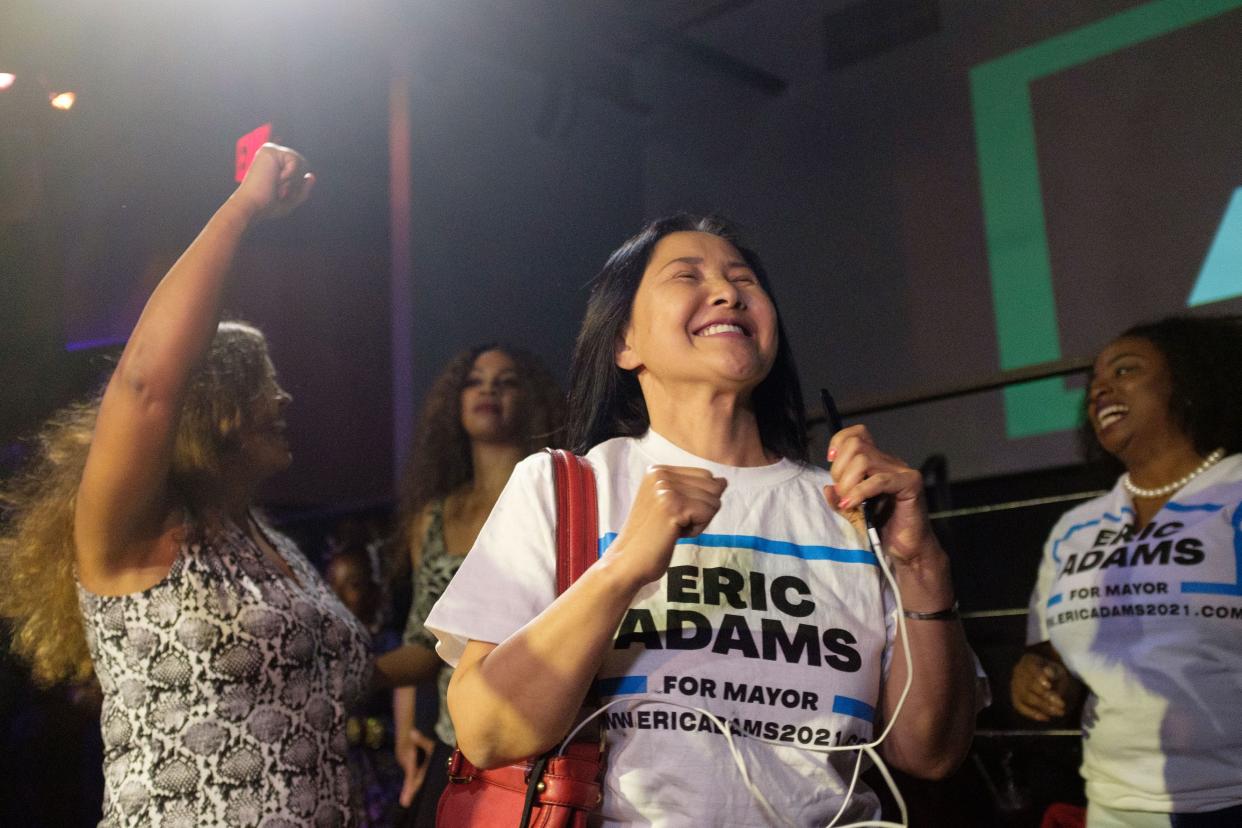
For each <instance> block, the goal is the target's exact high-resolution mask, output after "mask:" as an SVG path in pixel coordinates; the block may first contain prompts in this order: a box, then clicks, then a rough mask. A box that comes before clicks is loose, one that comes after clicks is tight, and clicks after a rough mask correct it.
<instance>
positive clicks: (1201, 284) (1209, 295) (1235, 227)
mask: <svg viewBox="0 0 1242 828" xmlns="http://www.w3.org/2000/svg"><path fill="white" fill-rule="evenodd" d="M1235 296H1242V187H1239V188H1238V189H1236V190H1234V191H1233V197H1232V198H1230V199H1229V206H1228V207H1226V208H1225V217H1224V218H1223V219H1221V222H1220V229H1219V230H1217V231H1216V238H1214V239H1212V246H1211V247H1209V248H1208V253H1207V257H1206V258H1205V259H1204V260H1203V267H1202V269H1200V271H1199V278H1198V279H1196V280H1195V286H1194V288H1192V289H1191V291H1190V298H1189V299H1187V300H1186V305H1187V307H1191V308H1193V307H1197V306H1199V305H1209V304H1211V303H1212V302H1220V301H1221V300H1223V299H1232V298H1233V297H1235Z"/></svg>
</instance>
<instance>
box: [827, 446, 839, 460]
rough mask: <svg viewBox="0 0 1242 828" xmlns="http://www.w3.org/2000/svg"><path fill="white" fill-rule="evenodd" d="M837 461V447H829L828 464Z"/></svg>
mask: <svg viewBox="0 0 1242 828" xmlns="http://www.w3.org/2000/svg"><path fill="white" fill-rule="evenodd" d="M836 459H837V449H836V447H835V446H829V447H828V462H829V463H831V462H832V461H833V460H836Z"/></svg>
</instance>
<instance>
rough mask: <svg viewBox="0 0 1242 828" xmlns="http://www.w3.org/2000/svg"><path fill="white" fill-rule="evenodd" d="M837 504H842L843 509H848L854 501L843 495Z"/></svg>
mask: <svg viewBox="0 0 1242 828" xmlns="http://www.w3.org/2000/svg"><path fill="white" fill-rule="evenodd" d="M837 505H838V506H840V507H841V508H842V509H848V508H850V507H851V506H853V505H854V501H852V500H850V499H849V498H848V497H843V498H841V499H840V500H839V501H837Z"/></svg>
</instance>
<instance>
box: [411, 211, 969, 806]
mask: <svg viewBox="0 0 1242 828" xmlns="http://www.w3.org/2000/svg"><path fill="white" fill-rule="evenodd" d="M838 358H839V357H838ZM569 442H570V445H572V446H573V447H574V449H575V450H576V451H577V452H579V453H585V455H586V459H587V461H588V462H589V463H590V464H591V466H592V467H593V469H594V472H595V476H596V479H597V481H598V487H599V488H598V496H597V505H598V512H599V530H600V538H599V548H600V557H599V560H598V562H597V563H595V565H593V566H592V567H591V568H590V569H588V570H587V572H586V573H585V574H584V575H583V576H582V577H581V578H580V579H579V580H578V581H577V582H576V583H575V584H574V585H573V586H572V587H571V588H569V589H568V590H567V591H566V592H565V593H563V594H562V595H560V596H559V597H557V596H556V595H555V589H554V583H555V578H554V573H555V558H556V543H555V540H554V534H555V532H554V527H555V521H556V518H555V507H554V495H553V491H552V476H551V468H550V465H549V463H548V459H547V458H546V457H539V456H537V457H532V458H528V459H527V460H524V461H523V462H521V463H519V464H518V466H517V468H516V469H515V470H514V472H513V477H512V478H511V479H510V481H509V484H508V485H507V486H506V487H505V490H504V492H503V493H502V494H501V496H500V499H499V501H498V502H497V504H496V508H495V509H494V510H493V511H492V514H491V516H490V517H489V518H488V521H487V523H486V524H485V525H484V526H483V529H482V531H481V532H480V533H479V537H478V540H477V541H476V543H475V546H474V548H473V550H472V551H471V553H470V555H469V556H467V558H466V560H465V562H464V563H463V564H462V567H461V570H460V571H459V573H458V575H457V577H456V578H455V579H454V580H453V583H452V584H451V585H450V586H449V588H448V589H447V590H446V591H445V593H444V596H443V597H442V598H441V599H440V601H439V603H437V604H436V606H435V608H434V609H433V611H432V613H431V615H430V617H429V618H428V619H427V624H426V626H427V628H428V629H430V630H431V631H432V632H433V633H435V635H436V636H437V637H438V638H439V645H438V652H439V653H440V654H441V655H442V656H443V657H444V658H445V659H446V660H448V661H449V662H450V663H453V664H456V665H457V671H456V672H455V673H454V676H453V680H452V683H451V684H450V686H449V696H448V702H449V708H450V710H451V712H452V716H453V722H454V724H455V725H456V728H457V738H458V745H459V747H460V748H461V750H462V752H463V754H464V755H465V757H466V758H467V759H468V760H469V761H470V762H472V763H474V764H475V765H477V766H480V767H485V768H487V767H496V766H500V765H504V764H506V763H510V762H514V761H517V760H520V759H523V758H525V757H528V756H532V755H535V754H538V753H540V752H542V751H544V750H547V749H548V748H550V747H552V746H553V745H555V744H557V743H558V742H559V741H560V740H561V739H562V738H563V737H564V736H565V735H566V732H567V731H568V730H569V728H570V727H571V725H572V724H573V723H574V721H575V719H576V718H577V716H578V713H579V709H580V708H581V707H582V704H583V701H584V699H585V697H586V696H587V693H588V691H589V690H591V688H592V687H593V686H594V688H595V692H596V693H597V694H599V695H600V697H601V698H600V701H603V702H609V701H614V700H617V699H621V700H623V702H624V703H623V704H622V705H621V706H617V707H614V708H613V710H614V711H616V714H617V715H616V716H615V717H610V719H609V726H608V727H607V729H606V731H605V732H606V735H607V740H608V745H609V752H608V759H607V763H606V771H605V776H604V780H603V790H604V794H603V804H602V806H601V811H602V820H603V824H604V825H607V826H621V825H626V826H641V825H721V824H726V823H727V824H729V825H767V824H769V817H768V816H767V814H766V813H765V811H764V810H763V808H762V807H761V805H760V804H759V803H758V801H757V799H756V798H755V797H754V796H752V793H751V792H750V791H749V790H747V787H746V784H745V783H744V782H743V780H742V777H741V771H740V770H739V769H738V768H737V767H736V766H735V764H734V762H733V760H732V759H731V757H730V754H729V751H728V750H727V749H726V747H725V745H724V742H723V739H722V737H721V736H720V734H718V733H713V732H712V728H711V726H710V723H709V722H710V720H708V719H706V718H703V717H701V715H700V714H698V713H696V712H695V711H694V710H691V709H688V708H687V707H686V705H689V707H691V708H694V707H698V708H703V709H706V710H708V711H709V712H712V713H713V714H714V715H717V716H719V717H720V718H722V719H725V720H729V721H733V722H736V723H737V727H738V728H739V731H742V730H744V731H745V732H746V733H747V734H748V736H747V738H739V739H738V740H737V741H738V742H739V743H740V745H739V750H740V751H741V753H742V754H743V755H744V757H745V759H746V762H747V764H748V766H749V768H750V775H751V777H752V779H753V782H754V784H755V785H756V786H757V788H758V789H759V790H760V791H761V792H763V793H765V794H766V796H767V798H768V799H770V800H771V801H773V802H777V803H778V807H779V808H780V809H781V810H782V812H783V813H785V814H786V815H787V816H788V817H789V818H790V819H791V820H793V822H794V824H798V825H812V824H821V825H822V824H824V823H826V822H828V821H829V820H830V819H831V818H832V817H833V815H834V814H835V813H837V812H838V810H843V812H844V815H843V818H845V819H859V818H867V817H871V818H874V815H875V814H876V813H877V811H878V807H877V800H876V797H875V795H874V794H873V793H872V792H871V791H869V790H866V789H865V787H863V786H861V785H860V786H859V788H858V790H857V792H856V795H855V796H854V797H853V799H852V800H849V801H847V796H846V788H847V787H848V786H849V777H850V774H851V772H852V770H853V767H854V765H853V763H854V758H855V757H854V756H853V755H851V754H846V753H834V754H829V755H828V756H827V758H826V757H825V754H824V753H823V752H822V751H821V752H815V751H814V750H813V749H814V748H815V747H816V746H817V745H819V746H823V745H829V744H832V743H833V740H835V743H836V744H838V745H851V744H859V743H862V742H866V741H869V740H870V739H871V738H872V737H873V736H874V735H876V734H878V733H879V731H880V729H881V728H882V727H883V726H884V725H885V724H886V723H887V721H888V719H890V718H891V717H892V714H893V712H894V710H895V708H896V705H897V700H898V697H899V696H900V694H901V690H902V688H903V687H904V684H905V681H906V672H907V671H906V663H905V660H904V657H903V656H902V654H901V648H902V647H903V646H904V644H905V643H904V642H903V641H901V639H900V637H899V636H898V635H897V634H896V631H895V627H896V622H895V617H894V607H893V604H892V602H891V599H892V595H891V593H890V592H889V590H888V588H887V586H886V584H885V583H884V580H883V578H882V576H881V574H880V571H879V568H878V566H877V565H876V560H875V559H874V557H873V556H870V554H869V553H867V552H866V548H865V543H864V541H863V540H862V538H861V537H860V536H859V534H858V533H857V531H856V530H855V528H854V526H853V524H852V523H851V517H852V516H854V514H855V510H856V508H857V506H858V504H859V503H860V502H861V501H862V500H864V499H866V498H886V499H889V500H890V501H891V504H892V514H891V517H890V518H889V520H888V522H887V523H886V524H885V526H884V527H883V529H882V533H883V536H884V539H885V542H886V543H887V545H888V552H889V554H890V558H891V562H892V568H893V570H894V572H895V575H896V580H897V582H898V584H899V585H900V588H901V591H902V594H903V597H904V600H905V604H906V606H907V607H908V608H909V610H911V614H910V615H909V617H910V618H923V619H926V620H912V621H910V622H909V624H908V626H909V636H910V648H911V651H912V653H913V656H914V662H915V666H914V675H913V682H914V684H913V688H912V692H911V694H910V697H909V699H908V700H907V702H906V706H905V708H904V709H903V712H902V714H901V716H900V717H898V718H896V720H895V725H894V728H893V730H892V731H891V733H890V734H889V736H888V738H887V739H886V740H885V742H884V743H883V745H882V747H881V748H880V750H881V752H882V753H883V754H884V755H885V757H886V758H887V760H888V761H890V762H891V763H893V764H895V765H898V766H900V767H901V768H903V769H905V770H907V771H910V772H912V773H915V774H919V775H924V776H940V775H943V774H946V773H948V772H949V771H951V770H952V769H953V768H954V767H956V765H957V763H958V762H959V761H960V760H961V758H962V757H963V756H964V754H965V751H966V749H967V748H968V746H969V744H970V738H971V734H972V732H973V728H972V725H973V720H974V715H975V710H976V707H975V695H974V693H975V685H974V676H973V670H972V666H971V659H970V654H969V651H968V649H967V647H966V644H965V639H964V637H963V635H962V631H961V626H960V624H959V623H958V621H957V620H956V613H955V612H954V610H953V607H954V600H953V591H952V584H951V581H950V578H949V570H948V559H947V556H946V555H945V553H944V551H943V550H942V549H941V548H940V547H939V545H938V544H937V543H936V540H935V538H934V536H933V535H932V533H931V529H930V526H929V523H928V519H927V513H926V507H925V500H924V497H923V491H922V478H921V476H920V475H919V474H918V472H916V471H913V470H911V469H910V468H909V467H908V466H906V465H905V464H904V463H902V462H901V461H900V460H897V459H896V458H893V457H890V456H889V455H886V454H884V453H883V452H882V451H880V450H879V449H878V448H877V447H876V445H875V442H874V440H873V439H872V437H871V435H870V434H869V432H868V431H867V430H866V429H865V428H864V427H862V426H854V427H851V428H848V429H845V430H843V431H841V432H840V433H838V434H837V435H835V436H834V438H833V440H832V443H831V449H830V451H829V460H830V461H831V462H832V474H831V475H829V474H828V473H827V472H825V471H823V470H821V469H818V468H815V467H813V466H810V465H808V464H807V462H806V433H805V427H804V420H803V410H802V396H801V391H800V390H799V386H798V379H797V372H796V370H795V367H794V363H793V356H792V353H791V351H790V348H789V344H788V340H787V338H786V337H785V335H784V332H783V331H782V330H781V323H780V316H779V313H778V311H777V306H776V302H775V300H774V298H773V296H772V293H771V289H770V286H769V283H768V279H767V276H766V274H765V272H764V270H763V268H762V265H761V264H760V262H759V259H758V257H757V256H756V255H755V254H754V252H753V251H751V250H749V249H747V248H746V247H745V246H744V245H742V244H741V243H740V241H739V240H738V239H737V236H736V235H735V234H734V232H733V231H732V230H731V229H730V228H729V227H727V226H726V225H724V224H723V223H722V222H720V221H718V220H715V219H709V218H697V217H692V216H684V215H682V216H674V217H671V218H668V219H663V220H660V221H656V222H653V223H651V224H649V225H648V226H647V227H646V228H644V229H643V230H642V232H640V233H639V234H638V235H637V236H635V237H634V238H632V239H630V240H629V241H627V242H626V243H625V244H623V245H622V246H621V247H620V248H619V249H618V250H617V251H616V252H615V253H613V255H612V256H611V258H610V259H609V260H608V262H607V263H606V264H605V266H604V268H603V270H602V271H601V273H600V274H599V276H598V277H597V278H596V280H595V282H594V284H593V286H592V290H591V295H590V298H589V300H588V303H587V310H586V316H585V319H584V321H583V324H582V328H581V330H580V332H579V335H578V340H577V345H576V348H575V352H574V358H573V363H572V366H571V369H570V414H569ZM597 679H598V681H597ZM739 687H746V688H752V690H751V691H748V693H747V694H746V695H745V696H744V697H743V696H739V695H738V694H737V692H736V691H737V688H739ZM758 688H765V689H763V690H760V691H759V694H758V695H756V694H755V693H754V692H753V689H758ZM761 697H762V698H767V699H773V698H785V699H794V700H796V701H795V702H793V703H791V705H784V704H778V705H769V704H767V703H764V702H758V701H755V699H758V698H761ZM679 705H680V706H679ZM652 722H656V723H657V724H655V725H654V726H653V725H652V724H651V723H652ZM766 733H770V734H772V735H771V737H770V739H771V741H772V742H774V743H772V744H770V743H768V742H767V741H764V734H766ZM782 733H788V734H790V736H789V738H788V739H787V740H785V741H783V742H782V741H781V740H780V738H779V736H780V734H782Z"/></svg>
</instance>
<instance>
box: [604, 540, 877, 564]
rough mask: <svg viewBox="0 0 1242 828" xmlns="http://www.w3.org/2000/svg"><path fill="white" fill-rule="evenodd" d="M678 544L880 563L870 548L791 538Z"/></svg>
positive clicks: (804, 558) (795, 556)
mask: <svg viewBox="0 0 1242 828" xmlns="http://www.w3.org/2000/svg"><path fill="white" fill-rule="evenodd" d="M616 539H617V533H616V532H609V533H607V534H606V535H604V536H603V537H602V538H600V539H599V554H600V555H601V556H602V555H603V554H604V552H605V550H607V549H608V547H609V546H612V542H613V541H615V540H616ZM677 543H678V545H683V544H684V545H693V546H699V547H703V548H707V549H750V550H752V551H754V552H763V553H765V554H768V555H785V556H787V557H791V558H800V559H801V560H804V561H832V562H833V563H860V564H870V565H871V566H877V565H878V564H877V562H876V559H875V553H873V552H871V551H870V550H867V549H842V548H840V547H836V546H811V545H806V544H798V543H791V542H790V541H780V540H772V539H771V538H761V537H758V536H756V535H696V536H695V537H693V538H681V539H679V540H678V541H677Z"/></svg>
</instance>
